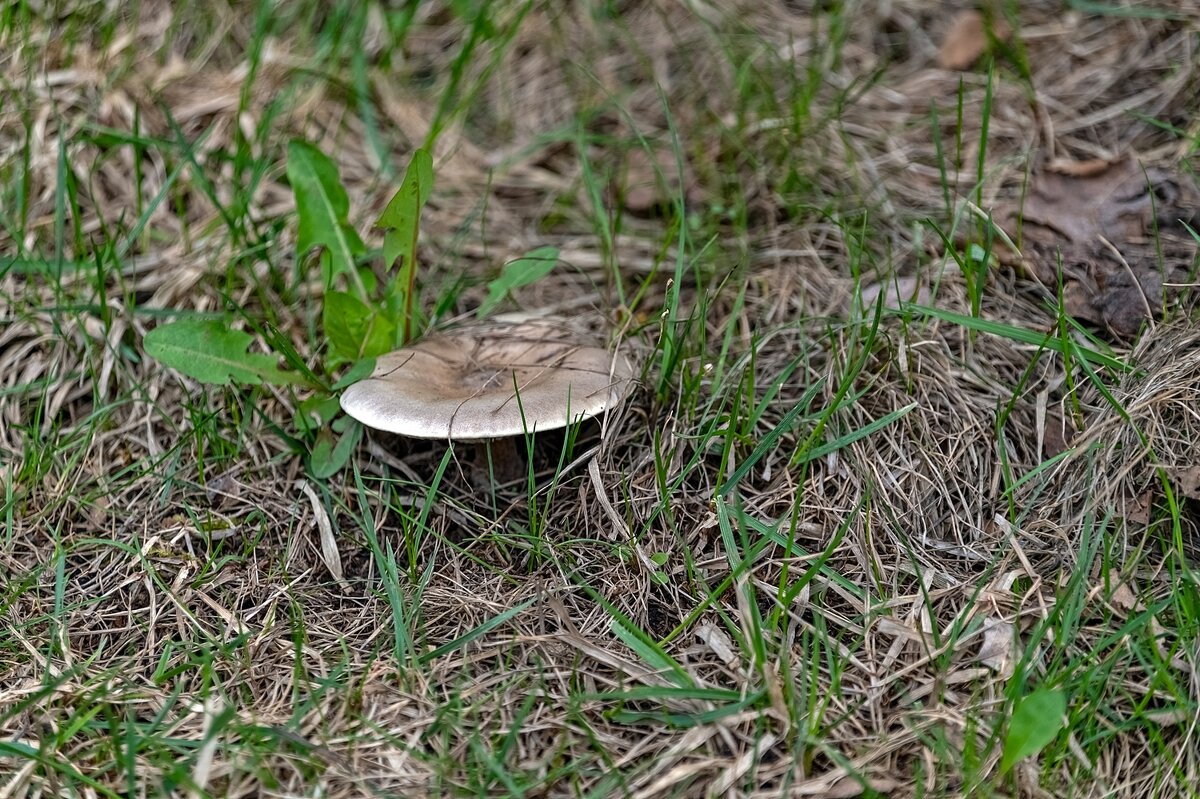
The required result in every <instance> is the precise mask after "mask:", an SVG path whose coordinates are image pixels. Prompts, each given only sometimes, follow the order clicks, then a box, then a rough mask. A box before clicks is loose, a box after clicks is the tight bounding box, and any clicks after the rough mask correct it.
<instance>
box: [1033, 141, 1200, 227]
mask: <svg viewBox="0 0 1200 799" xmlns="http://www.w3.org/2000/svg"><path fill="white" fill-rule="evenodd" d="M1197 197H1200V193H1198V192H1197V191H1196V188H1195V186H1193V185H1189V184H1188V182H1186V181H1184V180H1183V179H1182V178H1177V177H1173V176H1172V175H1170V174H1169V173H1167V172H1165V171H1164V170H1160V169H1147V170H1145V171H1143V169H1142V166H1141V165H1140V164H1139V163H1137V161H1136V160H1134V159H1133V158H1132V157H1131V156H1128V155H1127V156H1124V157H1121V158H1118V159H1115V160H1113V161H1107V162H1105V161H1096V160H1092V161H1066V160H1056V161H1053V162H1051V163H1050V164H1047V165H1046V167H1045V168H1043V169H1041V170H1040V171H1038V172H1036V173H1035V174H1034V176H1033V179H1032V180H1031V181H1030V183H1029V188H1028V193H1027V194H1026V196H1025V202H1024V205H1023V206H1022V207H1021V217H1022V231H1021V232H1022V237H1023V238H1024V239H1027V240H1028V239H1031V238H1032V239H1034V240H1035V241H1041V242H1043V243H1046V244H1051V245H1062V244H1079V245H1085V246H1092V245H1097V244H1099V243H1100V241H1099V237H1100V236H1103V237H1105V238H1106V239H1108V240H1109V241H1111V242H1113V243H1115V244H1116V245H1117V246H1118V247H1120V246H1121V242H1124V241H1128V240H1130V239H1133V238H1136V237H1139V236H1143V235H1145V234H1146V233H1147V232H1148V231H1149V230H1150V229H1151V227H1152V223H1153V222H1154V220H1155V218H1157V219H1158V221H1159V223H1160V224H1162V225H1170V224H1173V223H1174V222H1175V220H1177V219H1180V218H1182V219H1184V220H1185V221H1186V220H1188V219H1191V218H1192V216H1193V215H1194V214H1195V213H1196V207H1195V205H1194V202H1195V199H1196V198H1197Z"/></svg>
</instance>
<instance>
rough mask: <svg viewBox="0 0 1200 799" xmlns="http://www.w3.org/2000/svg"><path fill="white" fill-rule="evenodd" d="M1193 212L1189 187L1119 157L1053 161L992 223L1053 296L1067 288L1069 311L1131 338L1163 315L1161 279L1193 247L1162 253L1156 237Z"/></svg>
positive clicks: (1196, 200) (1198, 196) (1197, 200)
mask: <svg viewBox="0 0 1200 799" xmlns="http://www.w3.org/2000/svg"><path fill="white" fill-rule="evenodd" d="M1198 209H1200V189H1198V188H1197V187H1196V185H1195V184H1194V183H1193V182H1192V181H1190V180H1188V179H1187V178H1185V177H1184V176H1182V175H1176V174H1173V173H1170V172H1168V171H1166V170H1163V169H1143V167H1142V166H1141V165H1140V164H1139V163H1138V162H1137V161H1136V160H1135V159H1134V158H1133V157H1132V156H1129V155H1125V156H1122V157H1121V158H1117V159H1114V160H1104V159H1092V160H1087V161H1070V160H1064V159H1058V160H1055V161H1051V162H1049V163H1047V164H1046V165H1045V166H1043V167H1042V168H1041V169H1039V170H1037V171H1036V172H1035V173H1034V175H1033V177H1032V179H1031V180H1030V182H1029V186H1028V189H1027V192H1026V195H1025V197H1024V201H1023V204H1022V206H1021V208H1020V209H1019V210H1018V209H1016V208H1010V209H1002V210H1001V212H1000V214H999V215H998V217H997V218H998V219H1000V220H1001V225H1002V227H1005V228H1006V229H1008V230H1009V231H1010V234H1012V235H1014V237H1016V238H1017V239H1018V240H1019V241H1021V242H1022V248H1023V251H1024V254H1025V263H1024V265H1025V266H1026V267H1027V269H1028V270H1029V272H1030V273H1031V274H1032V275H1033V276H1034V277H1036V278H1037V279H1038V280H1039V281H1041V282H1042V283H1043V284H1044V285H1046V286H1047V288H1049V289H1051V290H1054V289H1055V288H1056V287H1057V285H1058V283H1059V281H1060V280H1061V281H1062V282H1063V305H1064V309H1065V310H1066V312H1067V313H1069V314H1070V315H1071V316H1073V317H1075V318H1076V319H1080V320H1082V321H1086V322H1091V323H1094V324H1100V325H1103V326H1105V327H1107V328H1108V329H1109V330H1110V331H1112V332H1113V333H1114V334H1116V335H1117V336H1121V337H1132V336H1133V335H1135V334H1136V333H1137V332H1138V330H1139V329H1140V328H1141V326H1142V325H1143V324H1144V323H1145V321H1146V320H1147V319H1148V318H1153V317H1157V316H1158V315H1159V312H1160V309H1161V308H1162V305H1163V300H1164V293H1163V284H1164V282H1178V281H1174V278H1175V277H1177V276H1178V274H1177V273H1178V272H1179V271H1180V270H1186V268H1187V266H1188V265H1189V264H1190V263H1191V260H1192V257H1193V254H1194V251H1195V248H1194V242H1192V243H1189V242H1188V241H1186V240H1183V241H1182V242H1181V245H1180V247H1179V248H1178V252H1175V251H1172V252H1171V253H1167V252H1164V251H1162V250H1160V249H1159V248H1158V247H1157V246H1156V243H1155V241H1154V233H1155V232H1156V230H1157V231H1162V230H1168V229H1170V228H1172V227H1173V226H1174V227H1178V223H1179V222H1180V221H1184V222H1190V221H1192V220H1193V219H1194V217H1195V216H1196V214H1197V213H1198ZM1164 268H1165V269H1167V270H1168V272H1169V275H1170V277H1171V278H1172V279H1171V280H1167V281H1164V279H1163V274H1162V270H1163V269H1164Z"/></svg>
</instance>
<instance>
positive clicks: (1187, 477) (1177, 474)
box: [1171, 464, 1200, 499]
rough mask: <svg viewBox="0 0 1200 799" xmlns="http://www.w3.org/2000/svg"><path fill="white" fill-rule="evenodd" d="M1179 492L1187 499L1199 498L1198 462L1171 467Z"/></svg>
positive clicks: (1199, 466) (1199, 477) (1199, 475)
mask: <svg viewBox="0 0 1200 799" xmlns="http://www.w3.org/2000/svg"><path fill="white" fill-rule="evenodd" d="M1171 476H1172V477H1173V478H1175V485H1176V487H1177V488H1178V489H1179V493H1181V494H1183V495H1184V496H1185V497H1188V498H1189V499H1200V464H1192V465H1191V466H1177V467H1175V468H1173V469H1171Z"/></svg>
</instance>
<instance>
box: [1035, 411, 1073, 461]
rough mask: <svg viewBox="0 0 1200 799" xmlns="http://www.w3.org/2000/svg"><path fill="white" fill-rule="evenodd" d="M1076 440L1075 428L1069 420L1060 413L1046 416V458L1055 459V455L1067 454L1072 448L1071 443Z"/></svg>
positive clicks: (1044, 435) (1044, 436)
mask: <svg viewBox="0 0 1200 799" xmlns="http://www.w3.org/2000/svg"><path fill="white" fill-rule="evenodd" d="M1074 438H1075V427H1074V425H1072V424H1071V422H1070V420H1069V419H1066V418H1064V417H1063V415H1062V414H1061V413H1059V412H1058V411H1051V412H1049V413H1047V414H1046V425H1045V428H1044V433H1043V439H1042V453H1043V455H1044V456H1045V457H1047V458H1053V457H1054V456H1055V455H1061V454H1062V453H1064V452H1066V451H1067V450H1068V449H1070V448H1071V441H1072V440H1073V439H1074Z"/></svg>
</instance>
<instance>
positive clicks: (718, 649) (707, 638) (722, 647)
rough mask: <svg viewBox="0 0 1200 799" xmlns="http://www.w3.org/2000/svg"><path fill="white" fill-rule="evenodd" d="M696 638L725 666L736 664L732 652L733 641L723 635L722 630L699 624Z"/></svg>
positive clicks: (735, 658) (735, 657)
mask: <svg viewBox="0 0 1200 799" xmlns="http://www.w3.org/2000/svg"><path fill="white" fill-rule="evenodd" d="M696 637H697V638H699V639H700V640H701V641H703V642H704V643H705V645H707V646H708V648H709V649H711V650H712V651H713V653H714V654H715V655H716V656H717V657H719V658H720V659H721V662H722V663H724V664H725V665H726V666H731V665H733V664H734V663H735V662H737V655H736V654H735V653H734V651H733V641H731V640H730V638H729V636H728V635H726V634H725V631H724V630H722V629H720V628H719V627H716V626H714V625H712V624H707V623H706V624H701V625H700V626H699V627H697V628H696Z"/></svg>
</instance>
